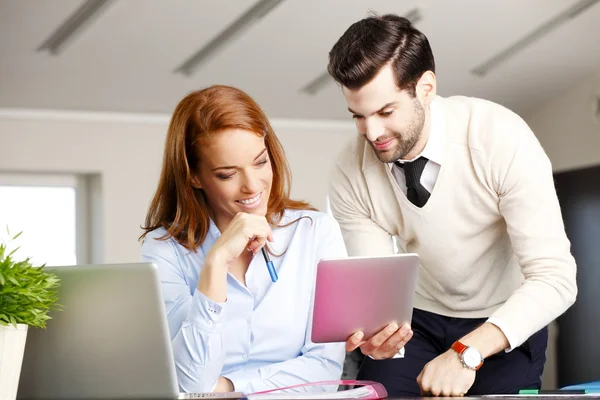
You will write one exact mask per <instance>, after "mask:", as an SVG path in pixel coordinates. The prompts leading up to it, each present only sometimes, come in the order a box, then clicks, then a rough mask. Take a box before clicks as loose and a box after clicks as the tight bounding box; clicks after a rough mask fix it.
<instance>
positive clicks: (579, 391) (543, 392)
mask: <svg viewBox="0 0 600 400" xmlns="http://www.w3.org/2000/svg"><path fill="white" fill-rule="evenodd" d="M519 394H520V395H547V394H564V395H570V394H588V391H587V390H586V389H575V390H540V389H521V390H519Z"/></svg>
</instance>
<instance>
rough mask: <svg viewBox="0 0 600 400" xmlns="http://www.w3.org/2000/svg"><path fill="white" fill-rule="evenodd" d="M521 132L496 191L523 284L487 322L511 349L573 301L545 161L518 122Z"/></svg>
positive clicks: (571, 269)
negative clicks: (499, 325) (494, 323)
mask: <svg viewBox="0 0 600 400" xmlns="http://www.w3.org/2000/svg"><path fill="white" fill-rule="evenodd" d="M522 129H524V130H525V129H526V130H527V131H526V132H524V134H523V136H524V138H523V141H522V142H521V143H520V144H519V147H518V148H517V149H516V150H515V151H514V153H513V155H512V159H510V163H509V164H508V167H507V169H506V174H505V175H504V178H503V180H502V181H499V182H497V184H498V186H497V187H498V189H497V190H498V196H499V208H500V213H501V214H502V216H503V217H504V220H505V222H506V227H507V231H508V235H509V237H510V240H511V243H512V246H513V251H514V253H515V255H516V257H517V259H518V261H519V265H520V266H521V271H522V273H523V276H524V277H525V281H524V282H523V285H522V286H521V287H520V288H519V289H517V290H516V291H515V292H513V294H512V295H511V296H510V298H509V299H508V300H507V301H506V303H505V304H504V305H503V306H502V307H500V308H499V309H498V310H497V311H496V312H495V313H494V314H493V315H492V316H491V317H492V318H498V319H500V320H502V321H503V322H505V323H506V325H507V326H508V327H509V328H510V331H511V333H512V334H513V336H514V338H513V339H512V340H511V342H513V341H514V342H515V343H510V345H511V347H513V348H514V347H517V346H519V345H521V344H522V343H523V342H525V341H526V340H527V339H528V338H529V337H530V336H531V335H532V334H534V333H535V332H537V331H538V330H540V329H541V328H543V327H544V326H546V325H548V324H549V323H550V322H552V321H553V320H554V319H555V318H556V317H558V316H560V315H561V314H562V313H563V312H564V311H566V310H567V309H568V308H569V307H570V306H571V305H572V304H573V303H574V301H575V298H576V296H577V283H576V265H575V259H574V258H573V256H572V255H571V251H570V248H571V244H570V242H569V240H568V238H567V235H566V233H565V229H564V224H563V220H562V215H561V212H560V206H559V203H558V198H557V195H556V190H555V187H554V178H553V176H552V167H551V164H550V160H549V159H548V157H547V156H546V154H545V152H544V150H543V148H542V147H541V145H540V144H539V142H538V141H537V139H536V138H535V136H534V135H533V133H532V132H531V131H530V130H529V128H528V127H527V125H526V124H525V123H524V122H523V128H522ZM500 176H502V175H500Z"/></svg>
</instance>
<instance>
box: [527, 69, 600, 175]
mask: <svg viewBox="0 0 600 400" xmlns="http://www.w3.org/2000/svg"><path fill="white" fill-rule="evenodd" d="M550 84H551V83H550ZM597 96H600V72H598V73H597V74H596V75H595V76H591V77H588V78H586V79H582V81H581V82H580V83H579V84H578V85H577V86H575V87H573V88H572V89H571V90H570V91H568V92H567V93H565V94H563V95H561V96H558V97H556V98H555V99H553V100H552V101H550V102H548V103H546V104H544V105H542V106H541V107H539V108H538V109H537V110H536V111H534V112H532V113H531V114H530V115H529V116H528V117H525V120H526V121H527V123H529V125H530V126H531V128H532V129H533V131H534V132H535V133H536V135H537V136H538V138H539V140H540V142H541V143H542V145H543V146H544V149H545V150H546V153H547V154H548V156H549V157H550V160H551V161H552V165H553V167H554V170H555V171H562V170H568V169H575V168H581V167H586V166H590V165H598V164H600V123H599V122H597V121H595V120H594V118H593V114H594V113H593V104H595V102H596V98H597Z"/></svg>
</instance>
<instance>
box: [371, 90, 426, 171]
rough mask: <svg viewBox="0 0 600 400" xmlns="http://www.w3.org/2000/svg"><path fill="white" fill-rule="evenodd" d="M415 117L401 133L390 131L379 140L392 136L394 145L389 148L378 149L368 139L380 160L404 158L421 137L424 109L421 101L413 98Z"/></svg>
mask: <svg viewBox="0 0 600 400" xmlns="http://www.w3.org/2000/svg"><path fill="white" fill-rule="evenodd" d="M414 104H415V107H414V110H415V117H414V119H413V120H412V121H411V123H410V124H409V125H408V126H407V127H406V130H405V131H404V132H403V133H400V132H390V133H389V134H388V135H385V137H384V138H382V139H381V140H380V142H385V141H387V140H390V139H392V138H395V139H396V143H395V146H394V147H393V148H391V149H385V150H378V149H377V148H376V147H375V145H374V144H373V142H371V141H369V144H370V145H371V147H372V148H373V151H374V152H375V155H376V156H377V158H379V160H380V161H381V162H384V163H392V162H394V161H397V160H400V159H404V157H406V155H407V154H408V153H410V151H411V150H412V149H413V148H414V147H415V145H416V144H417V142H418V141H419V139H420V138H421V132H422V131H423V125H425V109H424V108H423V106H422V105H421V102H419V100H417V99H416V98H415V101H414Z"/></svg>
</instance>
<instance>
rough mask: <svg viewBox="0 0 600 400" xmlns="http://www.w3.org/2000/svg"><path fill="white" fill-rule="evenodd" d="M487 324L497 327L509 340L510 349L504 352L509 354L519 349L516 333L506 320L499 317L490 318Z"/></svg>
mask: <svg viewBox="0 0 600 400" xmlns="http://www.w3.org/2000/svg"><path fill="white" fill-rule="evenodd" d="M487 322H489V323H490V324H494V325H496V326H497V327H498V328H499V329H500V330H501V331H502V333H503V334H504V336H506V340H508V346H509V347H508V348H507V349H506V350H504V351H505V352H507V353H509V352H511V351H513V350H514V349H515V348H517V347H519V345H520V343H519V339H518V338H517V336H516V335H515V331H514V330H512V329H510V326H509V324H508V323H507V322H506V321H505V320H504V319H502V318H499V317H489V318H488V320H487Z"/></svg>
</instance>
